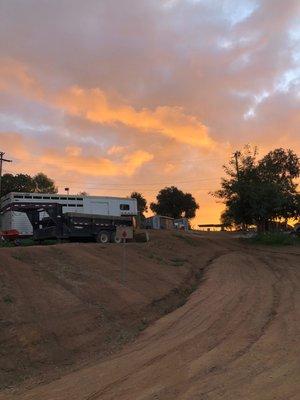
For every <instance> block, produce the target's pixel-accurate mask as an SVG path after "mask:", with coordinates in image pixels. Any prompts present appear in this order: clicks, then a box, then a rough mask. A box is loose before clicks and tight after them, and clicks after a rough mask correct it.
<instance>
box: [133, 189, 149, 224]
mask: <svg viewBox="0 0 300 400" xmlns="http://www.w3.org/2000/svg"><path fill="white" fill-rule="evenodd" d="M130 197H131V198H132V199H136V200H137V208H138V212H139V214H140V216H141V218H145V215H144V213H145V212H147V210H148V207H147V200H146V199H145V198H144V197H143V195H142V194H141V193H139V192H132V193H131V195H130Z"/></svg>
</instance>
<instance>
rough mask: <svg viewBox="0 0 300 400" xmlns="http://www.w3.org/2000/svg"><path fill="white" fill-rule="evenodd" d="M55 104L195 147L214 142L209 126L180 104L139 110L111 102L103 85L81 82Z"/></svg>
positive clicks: (73, 112)
mask: <svg viewBox="0 0 300 400" xmlns="http://www.w3.org/2000/svg"><path fill="white" fill-rule="evenodd" d="M56 104H57V105H58V106H59V107H61V108H62V109H64V110H66V111H67V112H69V113H70V114H72V115H76V116H81V117H84V118H86V119H88V120H89V121H92V122H96V123H101V124H107V125H116V124H124V125H127V126H129V127H132V128H135V129H137V130H140V131H143V132H149V133H151V132H155V133H160V134H162V135H164V136H167V137H169V138H171V139H175V140H176V141H178V142H181V143H185V144H189V145H191V146H196V147H204V148H210V147H213V146H214V142H213V140H212V139H211V138H210V136H209V134H208V128H207V127H206V126H205V125H203V124H202V123H201V122H200V121H199V119H198V118H197V117H195V116H192V115H188V114H185V112H184V110H183V109H182V108H181V107H169V106H160V107H157V108H156V109H154V110H150V109H147V108H142V109H141V110H136V109H135V108H134V107H132V106H130V105H127V104H111V102H110V101H109V99H108V98H107V96H106V94H105V93H104V92H103V91H102V90H100V89H83V88H80V87H78V86H74V87H72V88H70V89H69V90H67V91H65V92H63V93H61V94H60V95H59V96H58V98H57V100H56Z"/></svg>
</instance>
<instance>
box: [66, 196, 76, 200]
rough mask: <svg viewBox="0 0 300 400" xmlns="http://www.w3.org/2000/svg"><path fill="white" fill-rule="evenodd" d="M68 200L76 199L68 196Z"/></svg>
mask: <svg viewBox="0 0 300 400" xmlns="http://www.w3.org/2000/svg"><path fill="white" fill-rule="evenodd" d="M68 200H76V199H75V197H68Z"/></svg>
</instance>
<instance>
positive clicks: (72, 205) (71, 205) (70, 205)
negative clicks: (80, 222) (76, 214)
mask: <svg viewBox="0 0 300 400" xmlns="http://www.w3.org/2000/svg"><path fill="white" fill-rule="evenodd" d="M67 207H76V204H68V205H67Z"/></svg>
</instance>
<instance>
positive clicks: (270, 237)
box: [251, 232, 300, 246]
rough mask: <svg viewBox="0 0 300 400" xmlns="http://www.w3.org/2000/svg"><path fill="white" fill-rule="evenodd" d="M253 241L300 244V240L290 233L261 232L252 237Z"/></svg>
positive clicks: (282, 244)
mask: <svg viewBox="0 0 300 400" xmlns="http://www.w3.org/2000/svg"><path fill="white" fill-rule="evenodd" d="M251 241H252V242H253V243H256V244H264V245H268V246H291V245H295V244H300V240H299V238H297V237H294V236H292V235H290V234H288V233H281V232H277V233H260V234H258V235H256V236H255V237H254V238H252V239H251Z"/></svg>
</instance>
